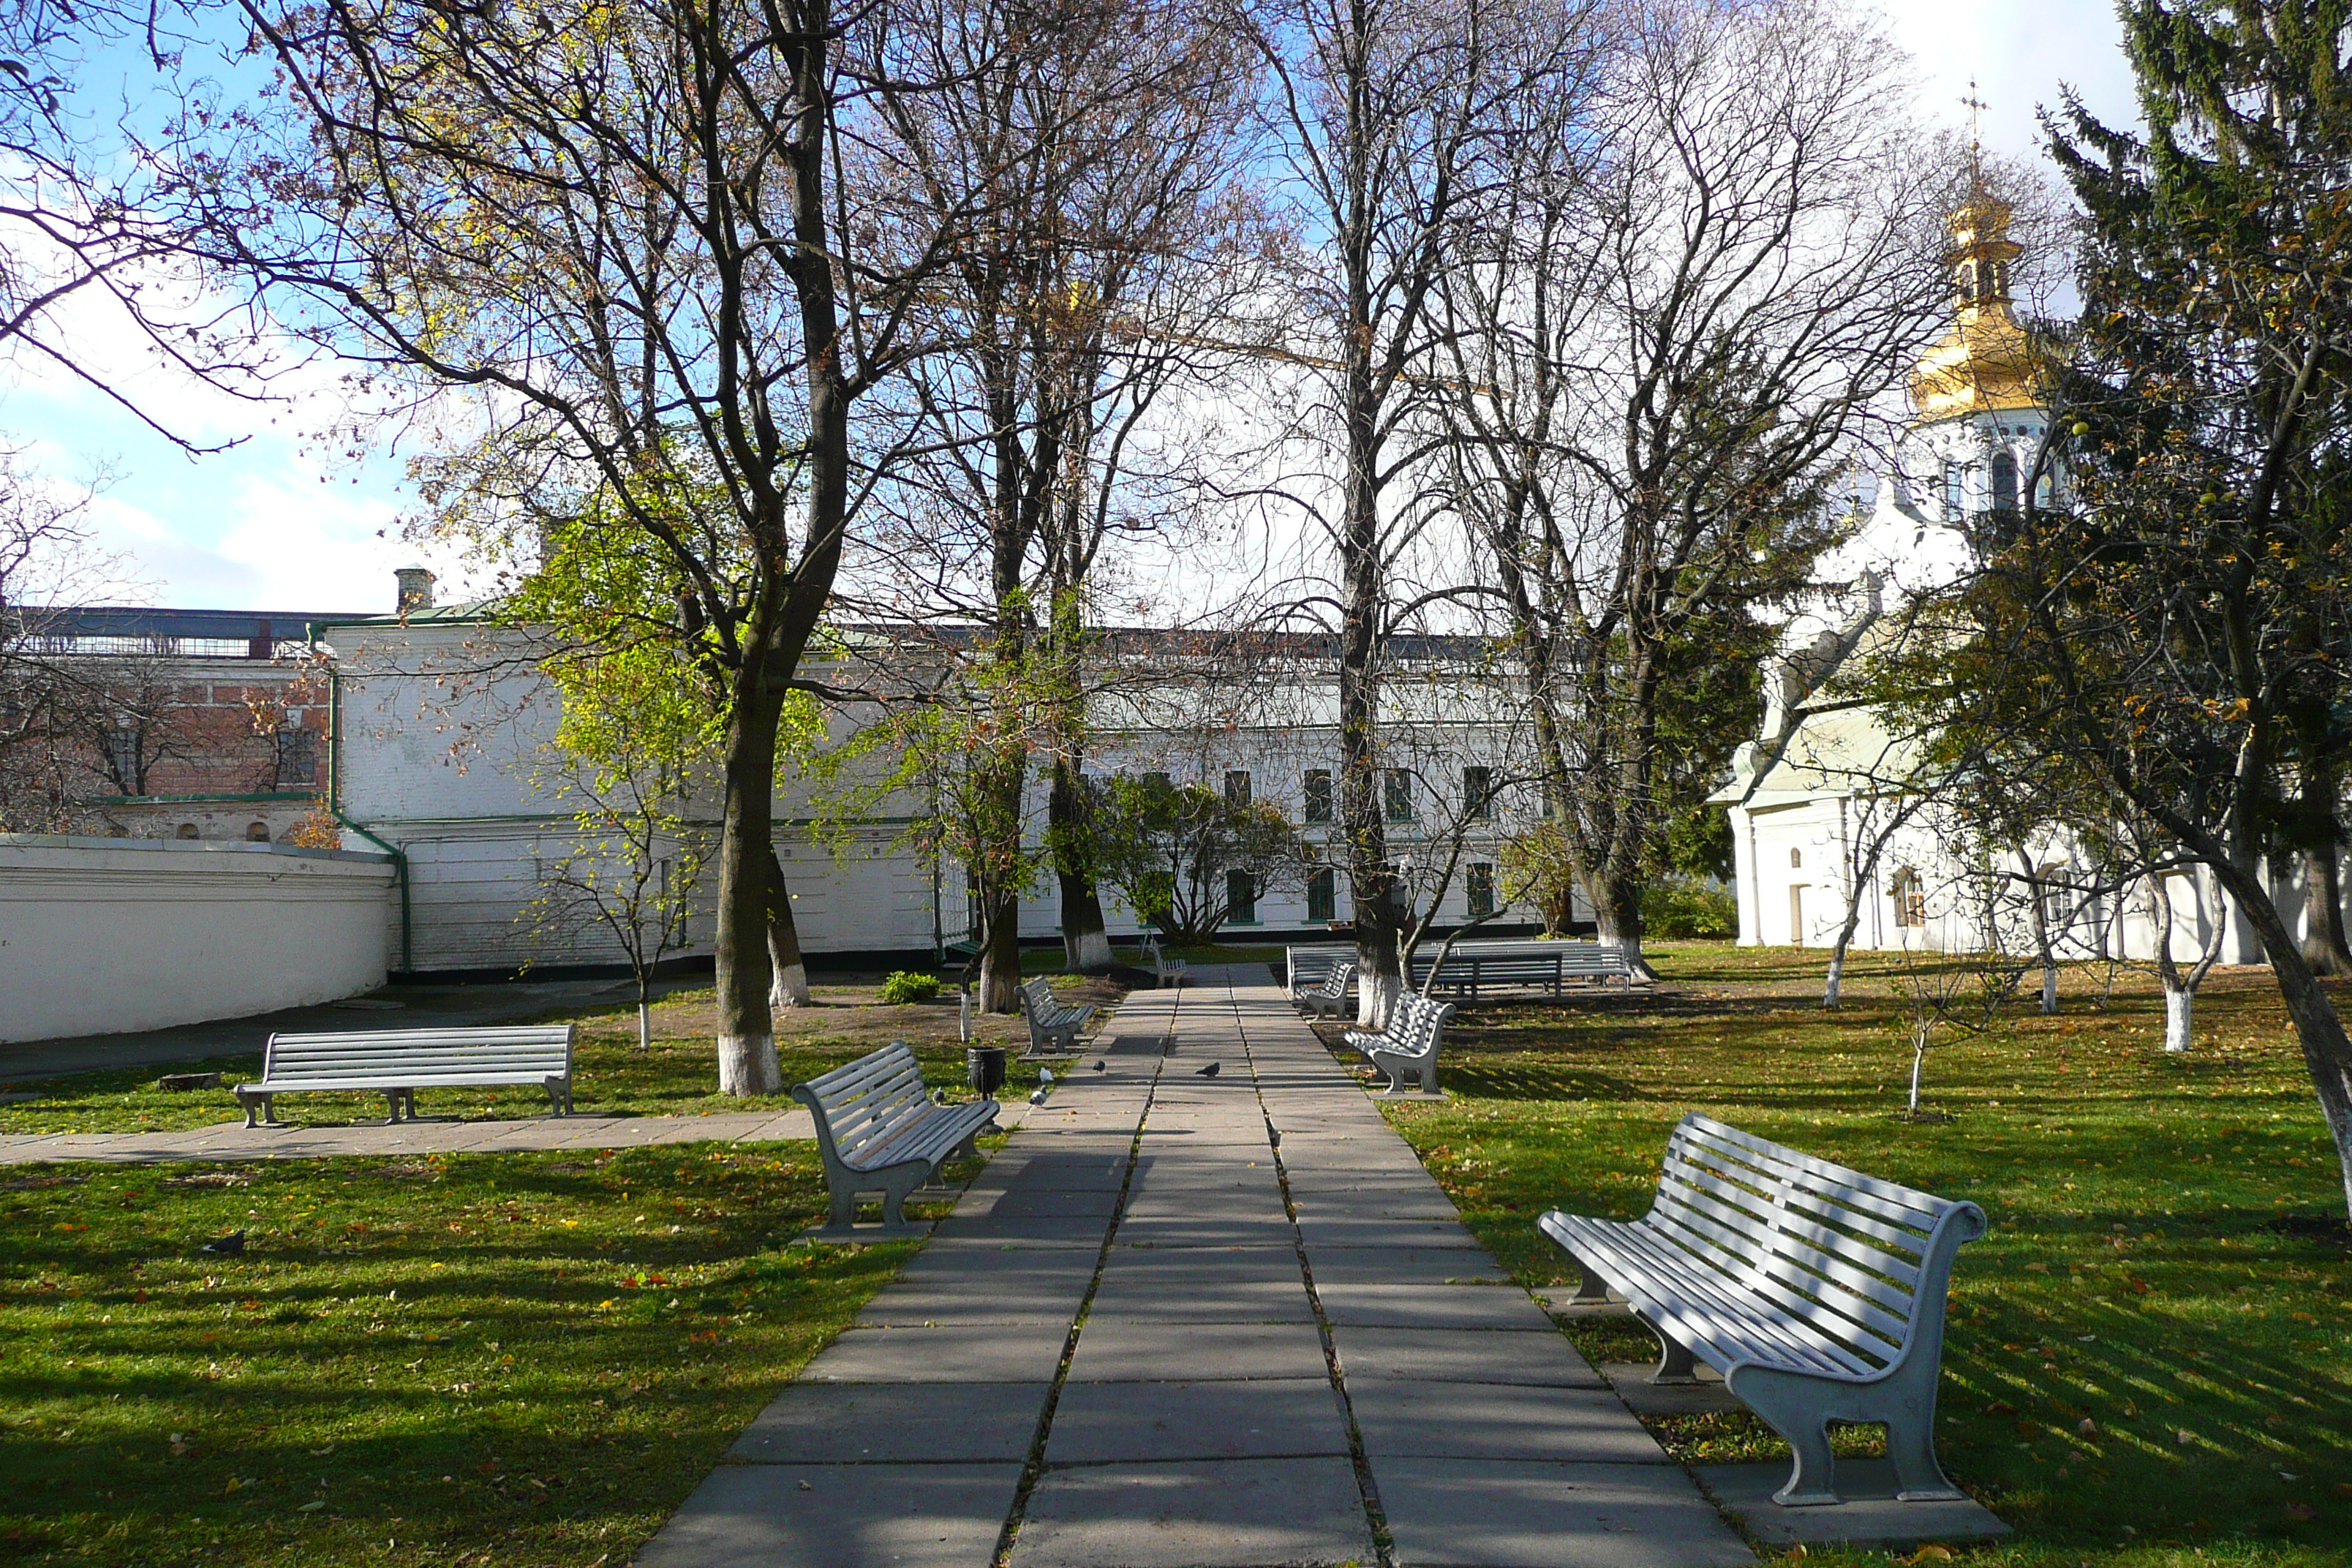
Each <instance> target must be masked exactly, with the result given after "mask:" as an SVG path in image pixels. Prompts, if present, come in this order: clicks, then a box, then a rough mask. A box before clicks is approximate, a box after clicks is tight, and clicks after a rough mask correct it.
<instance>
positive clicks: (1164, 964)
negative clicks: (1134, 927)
mask: <svg viewBox="0 0 2352 1568" xmlns="http://www.w3.org/2000/svg"><path fill="white" fill-rule="evenodd" d="M1139 946H1140V947H1141V949H1142V951H1143V956H1144V957H1146V958H1148V959H1150V961H1151V973H1152V978H1153V979H1155V980H1157V981H1158V982H1159V983H1160V985H1161V986H1162V987H1165V986H1166V985H1167V984H1168V983H1169V982H1170V981H1171V980H1172V981H1174V982H1175V983H1176V984H1179V985H1181V984H1184V969H1185V963H1184V961H1183V960H1182V959H1181V958H1171V957H1169V956H1168V955H1167V953H1165V952H1161V951H1160V939H1159V938H1158V937H1157V936H1155V935H1153V934H1152V933H1151V932H1150V931H1146V932H1144V933H1143V938H1142V941H1141V942H1139Z"/></svg>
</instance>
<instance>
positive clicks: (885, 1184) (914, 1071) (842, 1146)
mask: <svg viewBox="0 0 2352 1568" xmlns="http://www.w3.org/2000/svg"><path fill="white" fill-rule="evenodd" d="M793 1099H794V1100H799V1101H800V1102H801V1103H802V1104H803V1105H805V1106H807V1107H808V1108H809V1115H810V1117H811V1118H812V1119H813V1120H814V1121H815V1123H816V1147H817V1153H818V1155H819V1157H820V1158H821V1159H823V1161H824V1184H825V1191H826V1194H827V1195H828V1196H829V1197H830V1198H831V1199H832V1201H833V1214H832V1219H831V1223H829V1224H827V1225H826V1226H824V1228H823V1229H821V1230H818V1231H815V1232H814V1233H813V1234H814V1235H815V1236H818V1237H833V1238H839V1239H849V1238H853V1237H854V1238H856V1239H860V1240H866V1239H872V1238H876V1237H893V1236H914V1235H918V1234H919V1233H920V1232H921V1231H922V1230H923V1228H924V1227H923V1226H919V1225H910V1224H908V1221H907V1215H906V1202H907V1194H908V1193H911V1192H913V1191H914V1190H915V1189H916V1188H917V1187H919V1186H921V1185H922V1184H924V1183H925V1182H927V1181H929V1180H930V1179H931V1177H932V1176H934V1175H936V1174H938V1173H939V1168H940V1166H941V1165H943V1164H945V1163H947V1162H948V1161H950V1160H951V1159H953V1158H955V1157H956V1156H957V1155H958V1154H967V1155H968V1154H975V1153H977V1152H979V1145H978V1144H977V1143H976V1142H974V1140H975V1139H977V1138H978V1137H979V1136H980V1135H981V1133H982V1132H983V1131H986V1130H987V1129H988V1128H989V1126H990V1125H991V1124H992V1123H993V1122H994V1121H995V1120H996V1109H997V1107H996V1101H994V1100H972V1101H969V1102H967V1103H964V1104H961V1105H940V1104H939V1103H938V1102H936V1101H935V1100H932V1098H931V1091H930V1089H929V1088H928V1087H927V1086H926V1085H925V1084H924V1082H923V1069H922V1068H921V1066H920V1065H919V1063H917V1062H916V1060H915V1053H914V1051H913V1050H912V1049H911V1048H909V1047H908V1045H907V1042H906V1041H904V1040H893V1041H891V1042H890V1043H889V1044H888V1045H887V1046H884V1047H882V1048H881V1049H880V1050H878V1051H870V1052H868V1053H866V1055H865V1056H862V1057H860V1058H857V1059H856V1061H854V1062H851V1063H849V1064H848V1065H847V1066H845V1067H837V1068H834V1069H833V1070H832V1071H831V1072H828V1073H821V1074H819V1075H818V1076H817V1077H815V1078H813V1079H809V1080H808V1081H807V1082H806V1083H796V1084H794V1085H793ZM867 1193H875V1194H880V1196H881V1199H882V1223H881V1225H880V1226H879V1227H877V1226H858V1225H857V1224H856V1218H857V1200H858V1198H859V1197H861V1196H863V1195H864V1194H867Z"/></svg>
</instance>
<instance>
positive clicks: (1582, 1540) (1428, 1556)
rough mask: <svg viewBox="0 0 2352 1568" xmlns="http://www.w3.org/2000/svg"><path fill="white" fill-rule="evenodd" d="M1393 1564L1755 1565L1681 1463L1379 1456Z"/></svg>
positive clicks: (1445, 1567)
mask: <svg viewBox="0 0 2352 1568" xmlns="http://www.w3.org/2000/svg"><path fill="white" fill-rule="evenodd" d="M1372 1480H1373V1484H1374V1485H1375V1486H1377V1487H1378V1488H1379V1489H1380V1494H1381V1508H1382V1509H1383V1510H1385V1511H1386V1513H1387V1515H1388V1524H1389V1535H1390V1539H1391V1542H1393V1543H1394V1556H1395V1560H1396V1562H1397V1563H1398V1568H1562V1565H1563V1564H1574V1568H1734V1565H1736V1564H1744V1563H1754V1562H1755V1561H1756V1554H1755V1553H1754V1552H1751V1551H1749V1550H1748V1547H1747V1545H1746V1544H1745V1543H1743V1542H1741V1541H1740V1539H1739V1537H1738V1534H1737V1533H1735V1532H1734V1531H1732V1529H1731V1527H1730V1526H1728V1525H1727V1524H1726V1523H1724V1521H1723V1517H1722V1515H1720V1514H1719V1513H1717V1511H1716V1510H1714V1509H1713V1508H1710V1507H1709V1506H1708V1505H1707V1503H1706V1500H1704V1499H1703V1498H1701V1497H1700V1496H1699V1495H1698V1494H1697V1492H1696V1490H1695V1489H1693V1488H1692V1486H1691V1484H1690V1480H1689V1478H1687V1477H1686V1476H1685V1475H1684V1474H1683V1473H1682V1472H1681V1471H1680V1470H1677V1469H1675V1468H1671V1467H1667V1466H1657V1465H1591V1464H1549V1463H1538V1462H1531V1461H1528V1460H1508V1459H1394V1458H1391V1459H1374V1460H1373V1461H1372Z"/></svg>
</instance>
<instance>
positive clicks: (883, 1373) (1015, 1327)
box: [801, 1321, 1070, 1383]
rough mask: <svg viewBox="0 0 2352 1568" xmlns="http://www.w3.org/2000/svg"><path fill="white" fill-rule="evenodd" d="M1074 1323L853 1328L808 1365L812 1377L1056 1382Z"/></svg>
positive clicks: (807, 1376) (805, 1372)
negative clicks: (1056, 1373) (1056, 1374)
mask: <svg viewBox="0 0 2352 1568" xmlns="http://www.w3.org/2000/svg"><path fill="white" fill-rule="evenodd" d="M1069 1337H1070V1330H1069V1324H1068V1323H1067V1322H1060V1323H975V1322H970V1321H943V1322H941V1323H940V1324H939V1325H938V1326H936V1327H933V1328H891V1329H863V1328H858V1329H846V1330H844V1331H842V1335H841V1337H840V1338H839V1339H837V1340H835V1341H834V1342H833V1343H831V1344H829V1345H827V1346H826V1347H825V1348H824V1350H822V1351H819V1352H817V1354H816V1357H815V1359H814V1360H813V1361H811V1362H810V1363H808V1365H807V1366H805V1367H803V1369H802V1370H801V1380H802V1381H803V1382H806V1383H1050V1382H1052V1381H1053V1378H1054V1373H1055V1371H1056V1370H1057V1369H1058V1368H1059V1367H1060V1366H1061V1364H1062V1351H1063V1349H1064V1347H1065V1346H1066V1345H1067V1344H1068V1342H1069Z"/></svg>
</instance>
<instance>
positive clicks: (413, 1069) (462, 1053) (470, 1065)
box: [234, 1024, 572, 1127]
mask: <svg viewBox="0 0 2352 1568" xmlns="http://www.w3.org/2000/svg"><path fill="white" fill-rule="evenodd" d="M514 1084H537V1085H540V1086H541V1087H542V1088H544V1089H546V1090H547V1102H548V1109H549V1111H550V1112H551V1114H553V1115H556V1116H566V1115H569V1114H570V1113H571V1110H572V1026H571V1025H570V1024H538V1025H530V1026H522V1027H509V1028H499V1029H481V1028H476V1029H378V1030H372V1031H365V1032H354V1033H351V1034H337V1035H272V1036H270V1037H269V1042H268V1045H266V1046H264V1047H262V1053H261V1076H260V1077H259V1078H258V1079H255V1080H254V1081H253V1082H251V1083H241V1084H238V1085H236V1089H235V1091H234V1092H235V1093H236V1102H237V1104H238V1105H239V1106H240V1107H242V1108H243V1109H244V1111H245V1124H246V1125H247V1127H256V1126H268V1127H276V1126H278V1125H279V1122H278V1110H277V1105H276V1101H277V1098H278V1096H279V1095H281V1094H331V1093H346V1094H348V1093H352V1092H358V1093H362V1094H381V1095H383V1097H384V1100H385V1103H386V1107H387V1109H388V1110H389V1111H390V1115H389V1116H388V1117H387V1118H386V1124H387V1125H389V1124H391V1123H394V1122H399V1121H415V1120H417V1115H416V1091H417V1090H418V1089H491V1088H499V1087H503V1086H509V1085H514ZM257 1110H258V1111H259V1112H260V1119H259V1120H258V1121H257V1120H256V1119H255V1115H254V1113H255V1112H256V1111H257Z"/></svg>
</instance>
